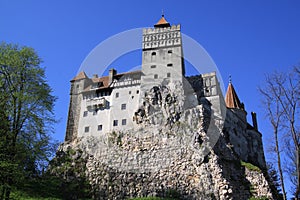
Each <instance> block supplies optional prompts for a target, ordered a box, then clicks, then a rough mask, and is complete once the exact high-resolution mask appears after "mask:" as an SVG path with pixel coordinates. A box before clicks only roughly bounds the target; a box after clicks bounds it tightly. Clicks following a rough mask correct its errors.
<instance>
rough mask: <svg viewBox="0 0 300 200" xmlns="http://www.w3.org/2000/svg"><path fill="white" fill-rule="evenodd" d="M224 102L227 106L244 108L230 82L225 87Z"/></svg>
mask: <svg viewBox="0 0 300 200" xmlns="http://www.w3.org/2000/svg"><path fill="white" fill-rule="evenodd" d="M225 103H226V107H227V108H238V109H242V110H244V105H243V104H242V103H241V101H240V99H239V97H238V95H237V94H236V91H235V89H234V87H233V85H232V83H231V82H230V83H229V85H228V88H227V92H226V96H225Z"/></svg>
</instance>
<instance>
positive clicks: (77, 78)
mask: <svg viewBox="0 0 300 200" xmlns="http://www.w3.org/2000/svg"><path fill="white" fill-rule="evenodd" d="M85 78H88V77H87V75H86V74H85V73H84V72H83V71H82V72H79V74H77V76H75V77H74V78H73V79H72V80H71V81H78V80H81V79H85Z"/></svg>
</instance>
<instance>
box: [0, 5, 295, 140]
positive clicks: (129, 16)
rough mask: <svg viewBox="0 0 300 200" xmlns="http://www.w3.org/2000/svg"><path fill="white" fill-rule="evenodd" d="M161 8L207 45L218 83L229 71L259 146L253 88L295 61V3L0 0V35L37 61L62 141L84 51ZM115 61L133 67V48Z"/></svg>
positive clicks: (266, 131) (154, 17) (137, 60)
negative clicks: (40, 61) (53, 98)
mask: <svg viewBox="0 0 300 200" xmlns="http://www.w3.org/2000/svg"><path fill="white" fill-rule="evenodd" d="M162 9H163V10H164V14H165V17H166V19H167V20H168V21H169V22H170V23H171V24H178V23H180V24H181V26H182V32H183V33H185V34H187V35H188V36H190V37H192V38H193V39H195V40H196V41H197V42H199V43H200V44H201V45H202V46H203V47H204V48H205V49H206V51H207V52H208V53H209V54H210V56H211V57H212V59H213V60H214V62H215V63H216V65H217V66H218V69H219V71H220V72H221V75H222V77H223V80H224V83H225V87H227V80H228V76H229V74H231V76H232V82H233V84H234V86H235V89H236V90H237V93H238V95H239V97H240V99H241V101H243V102H244V103H245V106H246V110H247V111H248V115H250V112H251V111H256V112H257V114H258V123H259V127H260V130H261V132H262V133H263V140H264V143H265V145H266V144H267V143H268V141H269V137H270V128H269V126H268V125H267V122H266V120H265V119H264V113H263V110H262V106H261V103H260V100H261V99H260V95H259V93H258V91H257V87H258V86H259V85H261V84H262V83H263V80H264V74H265V73H270V72H272V71H274V70H278V71H282V70H286V69H288V68H289V67H291V66H293V65H297V64H299V61H300V51H299V48H300V38H299V37H300V12H299V10H300V1H296V0H286V1H273V0H272V1H271V0H264V1H261V0H251V1H240V0H228V1H197V0H194V1H190V0H185V1H171V0H169V1H158V0H152V1H142V0H134V1H130V0H127V1H121V0H120V1H114V0H112V1H99V0H93V1H91V0H86V1H83V0H78V1H73V0H64V1H59V0H52V1H50V0H48V1H47V0H45V1H39V0H26V1H25V0H24V1H22V0H19V1H16V0H0V10H1V12H0V41H5V42H8V43H18V44H20V45H26V46H30V47H33V48H34V49H35V50H36V51H37V52H38V54H39V56H40V57H41V58H42V59H43V61H44V63H43V66H45V67H46V74H47V79H48V80H49V84H50V86H51V87H52V88H53V94H54V95H55V96H57V97H58V100H57V103H56V107H55V114H56V116H57V118H58V119H60V122H59V123H58V124H57V125H56V126H55V133H54V136H55V138H57V139H58V140H59V141H63V139H64V135H65V128H66V118H67V113H68V103H69V80H71V79H72V78H73V77H74V76H75V75H76V73H77V72H78V69H79V67H80V65H81V63H82V62H83V60H84V59H85V57H86V56H87V55H88V53H89V52H90V51H91V50H92V49H93V48H94V47H96V46H97V45H98V44H99V43H100V42H101V41H103V40H105V39H107V38H108V37H110V36H112V35H114V34H117V33H120V32H122V31H126V30H128V29H133V28H140V27H149V26H152V25H153V24H155V23H156V22H157V21H158V20H159V18H160V16H161V12H162ZM114 64H117V65H119V66H116V67H119V68H120V69H123V67H125V66H136V65H139V64H141V55H140V54H139V52H137V53H134V54H131V55H128V58H127V59H126V58H125V59H121V62H120V61H119V62H116V63H114ZM120 65H123V66H120ZM101 67H104V66H101Z"/></svg>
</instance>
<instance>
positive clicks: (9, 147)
mask: <svg viewBox="0 0 300 200" xmlns="http://www.w3.org/2000/svg"><path fill="white" fill-rule="evenodd" d="M40 65H41V59H40V58H39V56H38V55H37V53H36V52H35V51H34V50H33V49H32V48H28V47H19V46H18V45H13V44H6V43H2V44H0V181H1V182H0V186H1V193H0V195H1V196H0V199H9V196H10V193H11V191H12V190H13V189H14V188H17V187H21V186H22V184H23V183H24V180H25V179H28V178H32V177H34V176H37V175H38V174H39V173H40V172H41V170H42V168H43V167H44V165H45V161H47V158H49V156H51V155H52V154H53V152H54V151H53V150H54V149H53V148H55V146H54V145H53V144H54V143H52V140H51V137H50V133H51V126H52V125H53V123H55V118H54V113H53V107H54V103H55V100H56V98H55V97H54V96H52V95H51V92H52V90H51V88H50V86H49V85H48V84H47V81H46V79H45V71H44V69H43V68H42V67H41V66H40Z"/></svg>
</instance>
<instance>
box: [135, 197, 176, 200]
mask: <svg viewBox="0 0 300 200" xmlns="http://www.w3.org/2000/svg"><path fill="white" fill-rule="evenodd" d="M130 200H176V199H172V198H160V197H138V198H133V199H130Z"/></svg>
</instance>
